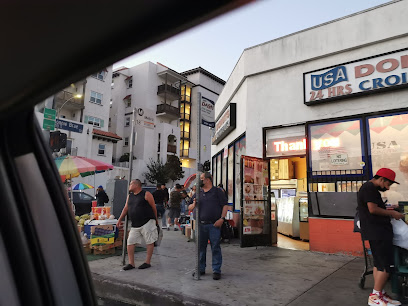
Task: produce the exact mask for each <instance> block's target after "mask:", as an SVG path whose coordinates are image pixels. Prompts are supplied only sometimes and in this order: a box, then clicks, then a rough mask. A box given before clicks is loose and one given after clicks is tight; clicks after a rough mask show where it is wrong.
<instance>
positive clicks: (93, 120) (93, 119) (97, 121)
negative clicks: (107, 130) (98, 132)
mask: <svg viewBox="0 0 408 306" xmlns="http://www.w3.org/2000/svg"><path fill="white" fill-rule="evenodd" d="M102 121H103V120H102V119H100V118H96V117H92V116H88V122H87V123H88V124H92V125H93V126H97V127H100V126H102V124H101V122H102Z"/></svg>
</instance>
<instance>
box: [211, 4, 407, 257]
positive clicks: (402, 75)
mask: <svg viewBox="0 0 408 306" xmlns="http://www.w3.org/2000/svg"><path fill="white" fill-rule="evenodd" d="M407 13H408V2H407V1H395V2H390V3H386V4H383V5H380V6H378V7H375V8H372V9H368V10H365V11H363V12H359V13H356V14H353V15H350V16H346V17H343V18H340V19H337V20H334V21H331V22H327V23H325V24H322V25H318V26H315V27H312V28H309V29H306V30H303V31H300V32H297V33H294V34H291V35H287V36H285V37H282V38H279V39H275V40H272V41H269V42H265V43H263V44H260V45H257V46H253V47H250V48H247V49H245V50H244V52H243V53H242V55H241V57H240V59H239V61H238V63H237V64H236V66H235V68H234V70H233V72H232V74H231V76H230V78H229V79H228V82H227V83H226V85H225V87H224V90H223V92H222V93H221V95H220V97H219V99H218V101H217V104H216V107H215V110H216V118H217V120H216V131H215V133H216V136H217V137H216V139H214V142H213V143H214V146H213V147H212V155H213V162H216V165H217V166H216V167H214V168H215V171H214V175H215V177H216V180H217V181H223V182H228V184H226V186H227V187H228V195H229V196H228V198H229V203H230V204H231V205H232V206H233V207H234V210H235V212H236V215H239V213H240V208H241V203H242V205H244V208H245V207H246V206H245V205H247V204H246V203H247V201H246V200H247V198H249V199H251V195H250V194H248V195H246V194H245V191H246V190H244V193H243V195H244V197H245V198H244V201H243V202H241V191H242V190H243V189H242V188H243V186H242V184H241V182H242V181H241V171H240V169H241V168H240V156H241V155H242V154H244V155H248V156H253V157H257V158H262V159H264V160H266V161H269V167H270V172H269V178H270V188H271V189H272V190H273V189H276V190H279V189H281V188H282V186H285V187H283V188H287V187H286V186H288V185H289V184H291V186H292V187H291V188H294V189H296V191H305V192H307V196H308V201H309V202H308V213H309V218H308V223H309V224H308V226H309V233H308V234H310V249H311V250H316V251H323V252H330V253H335V252H344V253H358V252H360V253H361V237H360V235H359V234H355V233H353V220H352V219H353V217H354V214H355V208H356V206H357V203H356V192H357V190H358V187H359V186H361V184H362V183H363V182H364V181H367V180H369V179H370V178H371V177H372V176H373V174H375V173H376V171H377V170H378V169H379V168H381V167H388V168H391V169H393V170H394V171H395V172H396V173H397V178H396V180H397V181H399V182H401V185H396V186H394V185H395V184H394V185H393V186H392V188H391V190H390V191H388V192H387V193H386V195H385V196H387V197H388V202H389V203H392V204H397V203H398V201H402V200H405V201H406V198H407V196H408V193H407V191H406V190H407V189H406V187H405V185H406V184H407V183H408V166H407V165H408V142H407V139H408V109H407V106H408V99H407V84H408V51H407V46H408V32H407V29H408V19H407V18H406V16H407ZM234 108H236V114H235V113H234V111H233V109H234ZM217 123H218V126H217ZM232 123H236V124H232ZM238 123H239V124H238ZM217 127H218V129H217ZM225 150H226V151H225ZM224 152H226V154H224ZM285 167H286V168H285ZM233 170H234V171H233ZM283 178H284V179H286V180H284V179H283ZM247 190H248V191H250V190H252V189H251V188H248V189H247ZM265 190H266V189H265ZM281 195H282V190H280V193H279V192H278V193H276V196H277V197H279V196H281ZM295 205H297V203H296V204H295ZM278 206H279V204H278ZM272 208H273V209H272V214H271V218H272V220H273V221H276V220H275V219H274V218H275V214H274V212H275V211H274V207H272ZM269 210H270V209H269ZM265 211H268V208H267V207H266V210H265ZM288 211H290V212H293V211H294V210H293V207H291V208H290V209H288V210H286V212H288ZM306 213H307V210H306ZM282 217H283V218H286V217H287V220H289V219H290V220H292V216H283V215H282V214H281V215H280V216H279V213H278V216H277V220H279V223H284V222H286V221H287V220H286V221H285V220H281V219H279V218H282ZM306 220H307V217H306ZM236 221H237V222H239V220H238V218H236ZM265 222H268V221H267V219H265ZM248 224H250V222H245V218H244V226H246V225H248ZM248 233H251V231H250V229H248Z"/></svg>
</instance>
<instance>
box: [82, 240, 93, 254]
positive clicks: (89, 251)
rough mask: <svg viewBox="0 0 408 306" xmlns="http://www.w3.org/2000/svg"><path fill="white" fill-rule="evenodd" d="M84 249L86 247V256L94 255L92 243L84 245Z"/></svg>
mask: <svg viewBox="0 0 408 306" xmlns="http://www.w3.org/2000/svg"><path fill="white" fill-rule="evenodd" d="M83 247H84V253H85V254H91V253H92V249H91V243H90V242H88V243H87V244H84V245H83Z"/></svg>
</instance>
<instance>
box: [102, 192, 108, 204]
mask: <svg viewBox="0 0 408 306" xmlns="http://www.w3.org/2000/svg"><path fill="white" fill-rule="evenodd" d="M103 193H104V194H105V195H104V199H103V203H108V202H109V197H108V195H107V194H106V192H103Z"/></svg>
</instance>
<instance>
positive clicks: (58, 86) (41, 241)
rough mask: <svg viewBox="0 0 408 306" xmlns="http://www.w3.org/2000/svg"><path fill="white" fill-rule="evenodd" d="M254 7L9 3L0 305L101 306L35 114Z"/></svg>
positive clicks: (2, 109) (4, 7) (0, 14)
mask: <svg viewBox="0 0 408 306" xmlns="http://www.w3.org/2000/svg"><path fill="white" fill-rule="evenodd" d="M245 2H246V1H238V0H225V1H205V2H204V1H199V2H195V3H194V5H191V1H186V0H180V1H178V2H177V4H176V5H175V3H174V2H173V1H167V0H154V1H141V0H134V1H106V0H101V1H98V2H95V1H75V0H73V1H70V2H66V1H53V2H52V1H44V0H37V1H24V0H23V1H14V2H13V1H6V2H3V3H2V4H1V9H0V37H2V41H3V42H5V43H4V44H3V46H2V48H1V50H0V63H1V65H0V66H1V67H2V70H3V73H2V75H1V77H0V78H1V85H2V90H1V91H0V135H1V138H0V139H1V141H0V178H1V179H0V203H1V213H2V216H3V218H2V220H1V223H0V238H1V239H0V271H2V272H1V277H2V286H0V305H31V306H40V305H41V306H44V305H53V306H60V305H88V306H92V305H97V300H96V297H95V294H94V289H93V283H92V276H91V273H90V271H89V267H88V263H87V261H86V257H85V254H84V252H83V247H82V243H81V240H80V236H79V233H78V229H77V226H76V222H75V220H74V218H73V215H72V211H71V207H70V205H68V204H69V203H68V201H67V198H66V195H65V193H64V187H63V185H62V182H61V178H60V175H59V173H58V170H57V167H56V165H55V162H54V159H53V157H52V155H51V151H50V148H49V143H48V139H46V138H45V137H44V135H45V136H46V135H47V133H46V132H45V131H44V130H43V129H42V128H41V126H40V125H39V123H38V121H37V119H36V116H35V114H34V106H35V105H36V104H38V103H40V102H42V101H44V100H45V99H47V98H48V97H51V96H52V95H54V94H55V93H56V92H57V91H59V90H62V89H63V88H66V87H68V86H70V84H72V83H74V82H77V81H78V80H81V79H84V78H86V77H87V76H89V75H92V74H94V73H95V72H97V71H100V70H102V69H105V67H107V66H109V65H112V64H113V63H115V62H118V61H119V60H122V59H123V58H125V57H127V56H130V55H133V54H134V53H136V52H138V51H141V50H143V49H145V48H147V47H149V46H152V45H153V44H156V43H158V42H160V41H162V40H164V39H166V38H168V37H170V36H172V35H175V34H177V33H179V32H181V31H183V30H186V29H188V28H191V27H193V26H195V25H198V24H200V23H202V22H204V21H206V20H208V19H210V18H213V17H215V16H217V15H220V14H222V13H223V12H226V11H228V10H231V9H232V8H234V7H237V6H240V5H242V4H243V3H245ZM180 8H183V14H182V16H181V17H180ZM169 16H172V17H171V18H169ZM112 17H113V18H112ZM107 103H109V102H107ZM51 120H52V118H51ZM86 132H87V131H84V133H86ZM88 133H89V131H88Z"/></svg>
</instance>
